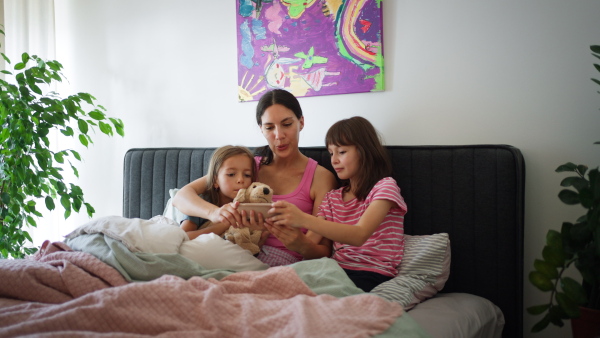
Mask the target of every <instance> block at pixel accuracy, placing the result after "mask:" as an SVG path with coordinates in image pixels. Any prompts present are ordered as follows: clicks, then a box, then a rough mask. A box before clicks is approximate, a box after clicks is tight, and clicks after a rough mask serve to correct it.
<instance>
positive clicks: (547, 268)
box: [533, 259, 558, 279]
mask: <svg viewBox="0 0 600 338" xmlns="http://www.w3.org/2000/svg"><path fill="white" fill-rule="evenodd" d="M533 266H534V267H535V269H536V270H537V271H539V272H540V273H542V274H543V275H544V276H546V277H547V278H548V279H556V278H558V269H557V268H556V267H555V266H553V265H552V264H550V263H548V262H545V261H543V260H541V259H536V260H535V261H534V262H533Z"/></svg>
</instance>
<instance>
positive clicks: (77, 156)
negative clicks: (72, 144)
mask: <svg viewBox="0 0 600 338" xmlns="http://www.w3.org/2000/svg"><path fill="white" fill-rule="evenodd" d="M71 154H73V156H75V158H76V159H77V160H78V161H81V156H80V155H79V153H78V152H76V151H75V150H71Z"/></svg>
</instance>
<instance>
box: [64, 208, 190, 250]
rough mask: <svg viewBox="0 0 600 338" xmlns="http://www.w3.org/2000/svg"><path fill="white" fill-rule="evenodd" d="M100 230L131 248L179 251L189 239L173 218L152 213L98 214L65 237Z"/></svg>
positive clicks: (93, 232)
mask: <svg viewBox="0 0 600 338" xmlns="http://www.w3.org/2000/svg"><path fill="white" fill-rule="evenodd" d="M95 233H103V234H104V235H106V236H109V237H111V238H114V239H116V240H118V241H120V242H121V243H123V244H124V245H125V246H126V247H127V248H128V249H129V250H131V251H132V252H144V253H178V252H179V247H180V246H181V244H182V243H183V242H184V241H187V240H188V236H187V235H186V233H185V231H183V230H181V229H180V228H179V227H178V226H177V225H174V223H173V221H172V220H169V219H167V218H164V217H162V216H155V217H154V218H152V219H150V220H146V219H141V218H125V217H121V216H107V217H101V218H98V219H96V220H93V221H91V222H88V223H86V224H84V225H82V226H80V227H79V228H77V229H75V230H74V231H73V232H71V233H70V234H68V235H66V236H65V237H66V238H67V239H69V238H73V237H76V236H79V235H83V234H95Z"/></svg>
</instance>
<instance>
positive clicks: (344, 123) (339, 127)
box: [325, 116, 392, 201]
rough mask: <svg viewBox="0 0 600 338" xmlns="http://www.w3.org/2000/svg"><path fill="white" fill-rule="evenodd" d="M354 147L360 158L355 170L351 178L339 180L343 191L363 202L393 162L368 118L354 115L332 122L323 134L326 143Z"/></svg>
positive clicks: (389, 172)
mask: <svg viewBox="0 0 600 338" xmlns="http://www.w3.org/2000/svg"><path fill="white" fill-rule="evenodd" d="M330 145H335V146H338V147H339V146H351V145H353V146H356V150H357V151H358V154H359V157H360V165H359V166H358V168H359V169H358V173H357V175H356V179H355V180H354V182H356V183H355V186H351V185H350V181H349V180H342V185H343V186H346V187H345V188H344V189H346V191H351V192H353V193H354V195H355V196H356V198H357V199H358V200H360V201H364V200H365V198H367V195H369V192H370V191H371V189H373V187H374V186H375V183H377V182H378V181H379V180H381V179H382V178H384V177H388V176H391V175H392V164H391V161H390V157H389V154H388V152H387V149H385V147H384V146H383V144H382V143H381V138H380V136H379V133H378V132H377V130H375V127H373V125H372V124H371V122H369V121H368V120H367V119H365V118H364V117H361V116H354V117H351V118H349V119H345V120H340V121H338V122H336V123H334V124H333V125H332V126H331V127H330V128H329V130H328V131H327V135H325V146H326V147H328V146H330Z"/></svg>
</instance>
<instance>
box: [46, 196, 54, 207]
mask: <svg viewBox="0 0 600 338" xmlns="http://www.w3.org/2000/svg"><path fill="white" fill-rule="evenodd" d="M44 201H45V202H46V209H48V210H54V208H55V205H54V200H53V199H52V197H50V196H46V199H45V200H44Z"/></svg>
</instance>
